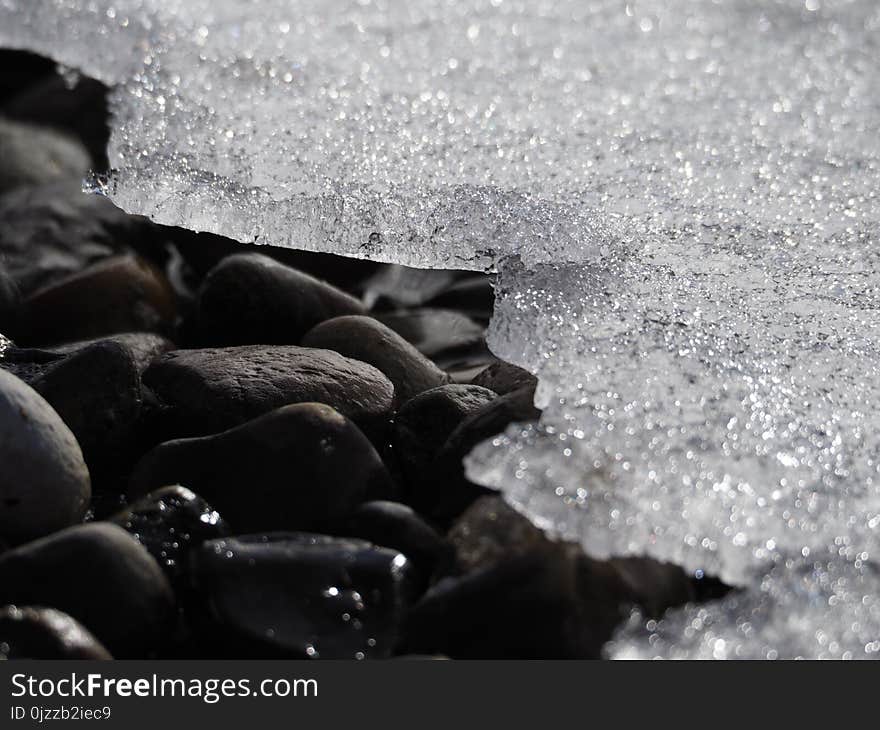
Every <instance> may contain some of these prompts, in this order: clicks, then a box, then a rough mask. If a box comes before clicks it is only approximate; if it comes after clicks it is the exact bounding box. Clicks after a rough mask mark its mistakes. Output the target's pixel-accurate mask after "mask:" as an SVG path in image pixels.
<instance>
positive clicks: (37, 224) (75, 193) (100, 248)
mask: <svg viewBox="0 0 880 730" xmlns="http://www.w3.org/2000/svg"><path fill="white" fill-rule="evenodd" d="M81 188H82V185H81V183H79V182H76V183H58V184H53V185H43V186H40V187H36V188H22V189H20V190H16V191H13V192H10V193H7V194H6V195H3V196H0V257H2V258H3V261H4V264H5V265H6V269H7V271H8V273H9V275H10V276H11V277H12V280H13V281H14V282H15V283H16V285H17V286H18V288H19V289H20V291H21V293H22V295H23V296H27V295H29V294H31V293H32V292H34V291H35V290H36V289H38V288H40V287H43V286H46V285H47V284H50V283H52V282H55V281H58V280H59V279H62V278H64V277H66V276H69V275H70V274H74V273H77V272H80V271H82V269H84V268H86V267H87V266H89V265H90V264H93V263H96V262H98V261H100V260H101V259H105V258H107V257H108V256H113V255H114V254H120V253H128V252H130V251H132V250H134V251H137V252H139V253H140V254H141V255H143V256H145V257H146V258H148V259H149V260H150V261H153V262H154V263H161V262H162V261H163V260H164V259H163V258H162V257H163V256H164V255H165V254H164V252H165V243H166V242H165V238H164V236H163V233H162V230H163V229H160V228H159V227H158V226H155V225H153V224H152V223H151V222H150V221H148V220H147V219H146V218H141V217H138V216H133V215H127V214H126V213H125V212H123V211H121V210H120V209H119V208H117V207H116V206H114V205H113V204H112V203H111V202H110V201H109V200H108V199H107V198H105V197H102V196H100V195H86V194H84V193H83V192H82V189H81ZM8 334H12V333H8ZM68 339H72V337H71V338H68Z"/></svg>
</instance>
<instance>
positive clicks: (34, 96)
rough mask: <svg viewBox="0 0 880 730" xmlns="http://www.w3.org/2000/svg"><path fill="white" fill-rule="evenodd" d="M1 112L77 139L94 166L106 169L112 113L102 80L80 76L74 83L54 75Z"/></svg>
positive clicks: (22, 92)
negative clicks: (109, 121) (110, 112)
mask: <svg viewBox="0 0 880 730" xmlns="http://www.w3.org/2000/svg"><path fill="white" fill-rule="evenodd" d="M2 113H3V115H4V116H6V117H8V118H10V119H15V120H17V121H22V122H29V123H31V124H42V125H46V126H48V127H52V128H55V129H58V130H59V131H62V132H65V133H66V134H68V135H70V136H71V137H75V138H76V139H78V140H79V141H80V142H81V143H82V144H83V145H84V146H85V148H86V149H87V150H88V152H89V156H90V157H91V159H92V167H93V168H94V169H97V170H106V169H107V167H108V165H107V140H108V138H109V136H110V128H109V126H108V124H107V122H108V120H109V111H108V109H107V87H106V86H104V84H102V83H101V82H100V81H95V80H94V79H89V78H85V77H80V78H78V79H77V80H76V82H75V83H73V84H71V83H69V81H68V80H67V79H65V78H63V77H62V76H61V75H60V74H57V73H55V74H51V75H49V76H47V77H46V78H43V79H41V80H40V81H39V82H38V83H35V84H34V85H32V86H31V87H30V88H27V89H24V90H22V91H21V92H19V93H18V94H17V95H15V96H14V97H13V98H11V99H9V100H8V101H7V102H6V103H5V104H4V105H3V112H2Z"/></svg>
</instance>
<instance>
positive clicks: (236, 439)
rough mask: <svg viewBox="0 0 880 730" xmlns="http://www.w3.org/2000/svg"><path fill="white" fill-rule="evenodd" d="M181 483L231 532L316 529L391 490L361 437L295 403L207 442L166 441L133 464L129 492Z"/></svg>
mask: <svg viewBox="0 0 880 730" xmlns="http://www.w3.org/2000/svg"><path fill="white" fill-rule="evenodd" d="M169 484H181V485H183V486H185V487H187V488H189V489H192V490H193V491H194V492H196V493H197V494H199V495H201V496H202V497H204V498H205V499H207V500H208V501H209V502H210V503H211V504H212V505H214V507H216V508H217V509H218V510H219V511H220V513H221V514H223V515H224V516H225V517H226V519H227V520H228V521H229V523H230V525H231V526H232V528H233V529H234V530H236V531H237V532H258V531H264V530H290V529H297V530H299V529H323V528H325V527H332V526H333V525H336V524H340V523H341V521H342V520H343V519H344V518H345V517H346V516H347V515H348V514H349V513H350V512H351V511H352V510H353V509H354V508H355V507H357V506H358V505H359V504H362V503H363V502H365V501H369V500H370V499H381V498H387V497H388V496H389V495H390V494H392V493H393V485H392V484H391V480H390V477H389V475H388V472H387V470H386V469H385V465H384V464H383V463H382V460H381V459H380V458H379V455H378V454H377V453H376V450H375V449H374V447H373V445H372V444H371V443H370V441H369V440H368V439H367V437H366V436H364V434H363V433H362V432H361V431H360V430H359V429H358V428H357V426H355V424H354V423H352V422H351V421H349V420H348V419H347V418H345V417H344V416H342V415H340V414H339V413H338V412H337V411H335V410H333V409H332V408H330V407H329V406H326V405H321V404H318V403H302V404H297V405H292V406H286V407H284V408H280V409H278V410H276V411H272V412H271V413H268V414H266V415H264V416H261V417H260V418H257V419H255V420H253V421H249V422H248V423H245V424H243V425H241V426H237V427H236V428H233V429H230V430H229V431H225V432H223V433H220V434H216V435H213V436H205V437H201V438H191V439H179V440H176V441H168V442H166V443H163V444H161V445H159V446H157V447H156V448H155V449H153V450H152V451H151V452H149V453H148V454H147V455H146V456H144V458H143V459H142V460H141V461H140V463H139V464H138V465H137V467H136V469H135V472H134V474H133V475H132V478H131V487H130V493H131V494H132V495H133V496H140V495H142V494H145V493H146V492H148V491H150V490H152V489H155V488H157V487H161V486H165V485H169Z"/></svg>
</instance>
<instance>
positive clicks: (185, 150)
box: [0, 0, 880, 658]
mask: <svg viewBox="0 0 880 730" xmlns="http://www.w3.org/2000/svg"><path fill="white" fill-rule="evenodd" d="M878 39H880V6H878V4H877V3H876V1H875V0H726V1H725V0H667V1H665V2H661V1H659V0H654V1H650V0H630V2H628V3H627V2H625V1H624V0H576V1H571V2H568V1H564V0H552V2H551V1H548V2H541V1H528V0H519V1H515V0H460V1H454V0H425V1H423V2H415V1H413V0H406V1H403V0H373V1H371V0H358V1H357V2H336V3H327V2H325V1H324V0H301V1H297V0H289V1H285V2H282V1H281V0H195V1H192V0H187V1H184V0H0V43H2V44H4V45H7V46H18V47H26V48H30V49H33V50H36V51H38V52H41V53H44V54H47V55H50V56H52V57H54V58H56V59H57V60H58V61H60V62H61V63H64V64H66V65H69V66H72V67H76V68H78V69H80V70H82V71H84V72H85V73H88V74H91V75H93V76H96V77H98V78H101V79H103V80H105V81H107V82H110V83H114V84H117V91H116V92H115V95H114V96H115V99H114V104H115V108H116V114H117V121H116V125H115V129H114V132H113V136H112V140H111V150H110V159H111V163H112V165H113V166H114V168H115V169H116V174H115V175H114V177H113V179H112V180H111V181H110V182H109V184H108V192H109V194H110V195H111V196H112V197H113V199H114V200H115V201H116V202H117V203H118V204H120V205H122V206H123V207H125V208H126V209H128V210H131V211H132V212H137V213H144V214H148V215H150V216H152V217H154V218H155V219H157V220H159V221H161V222H164V223H169V224H177V225H183V226H189V227H191V228H195V229H202V230H212V231H216V232H219V233H223V234H226V235H231V236H234V237H237V238H239V239H241V240H257V241H258V242H265V243H272V244H276V245H287V246H295V247H300V248H308V249H312V250H326V251H333V252H336V253H342V254H346V255H352V256H361V257H370V258H377V259H382V260H391V261H397V262H400V263H404V264H411V265H417V266H425V267H428V266H458V267H465V268H494V269H496V270H498V271H499V287H498V295H499V299H498V303H497V307H496V314H495V318H494V320H493V323H492V327H491V332H490V339H491V346H492V348H493V349H494V351H495V352H496V353H497V354H499V355H500V356H502V357H504V358H507V359H509V360H512V361H514V362H517V363H520V364H522V365H524V366H526V367H529V368H530V369H532V370H534V371H536V372H537V373H538V374H539V376H540V379H541V385H540V388H539V392H538V399H539V401H540V402H539V405H541V406H542V407H543V408H544V409H545V410H544V417H543V419H542V422H541V425H540V426H539V427H537V428H532V429H526V430H523V429H521V428H511V429H510V430H509V431H508V432H507V433H506V434H504V435H502V436H499V437H498V438H496V439H494V440H493V441H491V442H488V443H485V444H483V445H482V446H481V447H479V448H478V449H477V450H476V451H475V452H474V453H473V454H472V455H471V456H470V457H469V458H468V462H467V466H468V472H469V474H470V475H471V476H472V477H473V478H475V479H477V480H479V481H481V482H483V483H486V484H490V485H495V486H498V487H500V488H502V489H504V490H505V492H506V493H507V495H508V497H509V498H510V499H511V500H512V501H514V502H515V503H516V504H518V505H519V506H520V507H521V508H522V509H523V510H525V511H526V512H527V513H529V514H530V515H531V516H532V517H533V518H534V519H536V520H537V521H539V522H540V523H541V524H543V525H546V526H549V527H551V528H553V529H554V530H556V531H558V532H559V533H561V534H564V535H566V536H568V537H572V538H575V539H578V540H580V541H581V542H582V543H583V544H584V546H585V547H586V549H587V550H589V551H590V552H591V553H593V554H595V555H600V556H601V555H607V554H611V553H647V554H649V555H653V556H656V557H658V558H662V559H667V560H674V561H676V562H678V563H680V564H682V565H684V566H686V567H687V569H688V570H693V571H705V572H706V573H714V574H718V575H720V576H721V577H723V578H724V579H726V580H728V581H732V582H735V583H736V584H737V585H739V586H742V588H743V590H742V591H740V592H738V593H736V594H733V595H731V596H730V597H728V598H727V599H725V600H723V601H720V602H718V603H714V604H709V605H705V606H702V607H698V608H694V609H687V610H682V611H677V612H673V613H671V614H669V615H668V616H667V617H666V618H664V619H663V620H662V621H659V622H645V621H644V620H643V619H640V618H639V617H634V618H633V620H632V622H631V625H630V626H628V627H626V628H625V629H624V630H623V631H622V632H621V633H620V634H619V636H618V637H617V638H616V639H615V641H614V642H612V644H611V645H610V646H609V649H608V651H609V654H610V655H611V656H619V657H633V656H636V657H641V656H655V655H656V656H672V657H677V656H690V657H703V656H706V657H712V656H714V657H737V656H743V657H768V658H773V657H780V658H782V657H790V656H805V657H820V656H821V657H853V658H864V657H871V656H877V655H878V654H880V570H878V558H880V484H878V478H880V477H878V459H880V416H878V399H880V359H878V334H880V275H878V253H877V248H878V243H880V238H878V233H880V225H878V224H880V220H878V218H880V200H878V196H880V159H878V153H880V48H878V45H880V40H878Z"/></svg>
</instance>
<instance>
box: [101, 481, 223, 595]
mask: <svg viewBox="0 0 880 730" xmlns="http://www.w3.org/2000/svg"><path fill="white" fill-rule="evenodd" d="M111 522H113V523H115V524H117V525H119V526H120V527H121V528H122V529H124V530H125V531H126V532H128V533H129V534H131V535H132V536H133V537H134V538H135V539H136V540H137V541H138V542H139V543H140V544H141V545H143V546H144V547H145V548H146V549H147V550H148V551H149V553H150V555H152V556H153V557H154V558H155V559H156V561H157V562H158V563H159V565H160V566H162V569H163V570H164V571H165V575H167V576H168V579H169V580H170V581H171V583H172V585H174V586H175V587H177V586H178V584H179V582H180V579H181V575H182V573H183V571H184V568H185V565H186V560H187V557H188V555H189V553H190V552H191V551H192V550H193V549H194V548H196V547H198V546H199V545H201V544H202V543H203V542H205V541H207V540H213V539H216V538H219V537H224V536H226V535H229V527H228V525H227V524H226V523H225V522H224V521H223V518H222V517H221V516H220V514H219V513H218V512H217V511H216V510H215V509H214V508H213V507H211V505H209V504H208V503H207V502H206V501H205V500H204V499H202V498H201V497H199V496H198V495H197V494H195V493H193V492H191V491H190V490H189V489H186V488H185V487H181V486H170V487H162V488H161V489H157V490H155V491H153V492H150V493H149V494H147V495H146V496H144V497H142V498H141V499H139V500H137V501H136V502H135V503H134V504H132V505H131V506H129V507H127V508H126V509H124V510H123V511H122V512H119V513H118V514H116V515H114V516H113V518H112V519H111Z"/></svg>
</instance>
